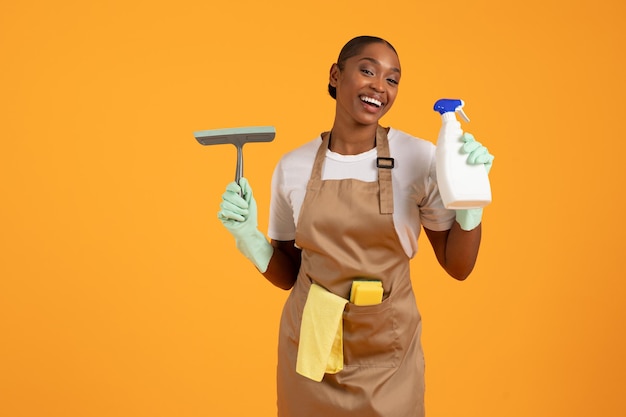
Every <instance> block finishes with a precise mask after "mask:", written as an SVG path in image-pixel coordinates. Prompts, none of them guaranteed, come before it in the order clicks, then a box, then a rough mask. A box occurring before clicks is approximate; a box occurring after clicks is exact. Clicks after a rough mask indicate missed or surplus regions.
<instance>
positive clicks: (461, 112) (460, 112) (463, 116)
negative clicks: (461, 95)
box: [456, 104, 470, 123]
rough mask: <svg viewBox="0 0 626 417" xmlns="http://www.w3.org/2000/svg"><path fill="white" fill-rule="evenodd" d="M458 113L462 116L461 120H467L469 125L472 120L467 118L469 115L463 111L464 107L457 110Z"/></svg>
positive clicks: (461, 106)
mask: <svg viewBox="0 0 626 417" xmlns="http://www.w3.org/2000/svg"><path fill="white" fill-rule="evenodd" d="M456 112H457V113H458V114H459V115H460V116H461V118H462V119H463V120H465V121H466V122H467V123H469V121H470V119H469V117H467V115H466V114H465V112H464V111H463V105H462V104H461V105H460V106H459V107H457V108H456Z"/></svg>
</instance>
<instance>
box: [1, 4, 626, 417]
mask: <svg viewBox="0 0 626 417" xmlns="http://www.w3.org/2000/svg"><path fill="white" fill-rule="evenodd" d="M625 18H626V6H625V3H624V2H623V1H619V0H599V1H590V0H584V1H573V2H572V1H569V2H566V1H557V0H547V1H546V0H542V1H539V0H530V1H525V2H515V3H510V4H509V3H502V2H500V1H495V0H483V1H459V0H450V1H447V2H445V3H442V2H436V1H429V2H426V1H397V2H392V3H384V2H382V3H381V2H378V1H371V0H364V1H344V2H337V1H335V0H321V1H314V2H312V1H311V2H293V1H287V0H284V1H265V2H258V1H232V2H212V1H193V0H181V1H177V2H153V1H121V0H109V1H103V0H96V1H88V2H85V1H68V0H59V1H56V2H50V1H41V0H40V1H36V0H35V1H31V2H4V3H3V4H2V5H1V6H0V57H1V58H0V59H1V62H2V64H1V65H0V138H1V140H2V150H1V151H0V193H1V194H0V195H1V198H2V200H1V204H0V219H1V221H2V230H1V232H0V236H1V237H0V256H1V261H0V415H2V416H7V417H57V416H59V417H61V416H62V417H70V416H72V417H73V416H80V417H84V416H90V417H100V416H115V417H125V416H133V417H139V416H146V417H147V416H150V417H157V416H168V417H170V416H180V417H196V416H222V417H227V416H272V415H275V400H276V392H275V387H274V379H275V376H274V373H275V366H276V345H277V330H278V321H279V315H280V311H281V308H282V304H283V301H284V300H285V298H286V296H287V293H286V292H283V291H281V290H278V289H276V288H274V287H272V286H271V285H270V284H269V283H267V282H265V281H264V279H263V278H262V277H261V276H260V275H259V274H258V273H257V272H256V270H255V269H254V267H253V266H252V265H251V264H250V263H249V262H248V261H246V260H245V259H244V258H243V256H241V255H240V254H239V253H238V252H237V250H236V249H235V246H234V242H233V241H232V239H231V237H230V235H228V233H227V232H226V231H225V229H224V228H223V227H222V226H221V224H220V223H219V221H218V220H217V218H216V213H217V210H218V205H219V202H220V198H221V194H222V192H223V190H224V187H225V186H226V184H227V183H228V182H230V181H231V180H232V179H233V176H234V170H235V148H234V147H232V146H230V145H221V146H211V147H202V146H200V145H199V144H198V143H197V142H196V141H195V139H194V138H193V135H192V133H193V132H194V131H196V130H205V129H213V128H225V127H239V126H254V125H273V126H275V127H276V130H277V136H276V139H275V140H274V142H272V143H269V144H249V145H246V148H245V155H246V166H245V169H246V170H245V175H246V176H247V177H248V178H249V179H250V182H251V184H252V186H253V187H254V190H255V195H256V199H257V202H258V204H259V222H260V228H261V230H263V231H265V230H266V229H267V216H268V207H269V199H270V195H269V183H270V178H271V174H272V170H273V168H274V165H275V164H276V162H277V161H278V159H279V158H280V156H281V155H282V154H284V153H285V152H287V151H288V150H290V149H293V148H294V147H296V146H298V145H300V144H303V143H305V142H307V141H309V140H311V139H313V138H314V137H315V136H316V135H317V134H318V133H319V132H321V131H322V130H326V129H328V128H329V127H330V126H331V123H332V117H333V110H334V102H333V101H332V100H331V99H330V98H329V97H328V95H327V93H326V85H327V78H328V70H329V68H330V65H331V64H332V62H334V60H335V59H336V57H337V54H338V53H339V49H340V48H341V46H343V44H344V43H345V42H346V41H347V40H348V39H350V38H351V37H353V36H356V35H361V34H372V35H378V36H382V37H384V38H386V39H388V40H389V41H390V42H391V43H393V44H394V46H395V47H396V48H397V49H398V52H399V54H400V59H401V63H402V66H403V78H402V82H401V87H400V95H399V97H398V100H397V101H396V104H395V107H394V108H393V109H392V110H391V112H390V114H389V115H388V116H386V119H385V120H383V123H384V124H386V125H392V126H394V127H397V128H399V129H402V130H404V131H407V132H410V133H412V134H414V135H416V136H420V137H424V138H426V139H429V140H432V141H434V140H435V139H436V136H437V131H438V129H439V126H440V119H439V117H438V115H437V114H436V113H434V112H433V111H432V104H433V103H434V101H435V100H436V99H438V98H441V97H459V98H462V99H464V100H465V101H466V107H465V109H466V111H467V113H468V115H469V116H470V117H471V118H472V122H471V123H470V124H466V125H464V128H465V129H466V130H467V131H470V132H472V133H474V134H475V136H476V137H477V138H478V140H480V141H482V142H483V143H484V144H485V145H487V146H488V147H489V149H490V150H491V151H492V153H493V154H494V155H495V156H496V160H495V164H494V168H493V170H492V171H491V175H490V177H491V181H492V187H493V195H494V201H493V203H492V204H491V205H490V206H489V207H488V208H487V209H486V210H485V216H484V240H483V245H482V248H481V254H480V258H479V261H478V264H477V266H476V269H475V271H474V273H473V275H472V276H471V277H470V278H469V280H467V281H466V282H463V283H459V282H455V281H454V280H453V279H452V278H449V277H447V276H446V275H445V273H444V272H443V271H442V270H441V268H439V267H438V266H437V265H436V264H435V259H434V255H433V253H432V250H431V249H430V247H429V245H428V244H427V242H426V241H424V240H422V241H421V242H420V243H422V246H421V248H422V250H421V252H420V253H419V255H418V256H417V258H416V259H415V260H414V261H413V265H412V267H413V282H414V287H415V291H416V294H417V299H418V303H419V307H420V309H421V312H422V315H423V317H424V338H423V343H424V347H425V353H426V363H427V367H426V369H427V371H426V384H427V389H426V390H427V392H426V403H427V404H426V406H427V414H428V415H429V416H465V417H469V416H477V417H485V416H508V417H515V416H528V415H534V416H589V415H601V416H623V415H624V414H626V406H624V403H623V399H622V396H623V392H624V390H625V389H626V360H625V359H624V355H623V353H624V352H625V351H626V341H625V338H624V324H625V320H626V305H625V304H624V302H623V300H624V296H625V290H626V283H625V281H624V278H625V277H626V267H625V266H624V255H625V253H626V251H625V250H624V249H625V244H624V238H623V237H624V235H625V234H626V229H625V227H624V214H623V211H624V209H623V205H622V204H621V202H622V199H621V198H620V193H621V192H622V191H623V190H624V183H625V180H626V175H625V174H626V172H625V168H624V167H625V165H624V161H623V158H624V156H623V155H624V152H623V148H624V143H625V139H624V138H623V134H622V127H623V126H622V125H623V123H622V119H623V116H622V114H623V112H624V98H625V97H626V85H625V81H624V80H625V78H624V73H626V65H625V63H624V58H623V55H624V50H625V49H626V48H625V47H626V44H625V43H626V30H625V29H624V24H623V22H624V19H625Z"/></svg>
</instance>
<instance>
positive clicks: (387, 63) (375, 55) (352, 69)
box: [329, 43, 400, 125]
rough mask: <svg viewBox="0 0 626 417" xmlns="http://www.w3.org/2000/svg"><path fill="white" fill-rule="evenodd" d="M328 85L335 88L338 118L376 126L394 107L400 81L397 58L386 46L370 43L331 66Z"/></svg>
mask: <svg viewBox="0 0 626 417" xmlns="http://www.w3.org/2000/svg"><path fill="white" fill-rule="evenodd" d="M329 82H330V85H332V86H333V87H335V88H336V89H337V116H338V117H348V118H351V119H352V120H353V121H354V122H356V123H358V124H364V125H369V124H374V123H376V124H377V123H378V121H379V120H380V118H381V117H383V116H384V115H385V114H386V113H387V111H389V109H390V108H391V106H392V105H393V102H394V101H395V99H396V95H397V94H398V83H399V82H400V61H399V59H398V55H396V53H395V52H394V51H393V49H391V48H390V47H389V46H388V45H386V44H385V43H371V44H369V45H367V46H365V47H364V48H363V50H362V51H361V52H360V53H359V54H358V55H356V56H353V57H351V58H348V59H347V60H346V61H345V64H344V68H343V70H341V69H339V67H338V66H337V64H334V65H333V66H332V68H331V71H330V81H329Z"/></svg>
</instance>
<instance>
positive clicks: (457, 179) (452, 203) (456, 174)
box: [434, 99, 491, 210]
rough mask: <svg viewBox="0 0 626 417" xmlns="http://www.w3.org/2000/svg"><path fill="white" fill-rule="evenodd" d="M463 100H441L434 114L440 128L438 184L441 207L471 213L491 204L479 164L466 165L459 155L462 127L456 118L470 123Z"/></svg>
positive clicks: (488, 189)
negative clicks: (439, 122)
mask: <svg viewBox="0 0 626 417" xmlns="http://www.w3.org/2000/svg"><path fill="white" fill-rule="evenodd" d="M464 105H465V103H464V102H463V100H458V99H441V100H438V101H437V102H436V103H435V106H434V110H435V111H437V112H439V113H440V114H441V120H442V126H441V130H440V131H439V138H438V139H437V150H436V153H435V156H436V159H437V184H438V186H439V192H440V193H441V199H442V200H443V204H444V206H445V207H446V208H448V209H455V210H458V209H472V208H479V207H484V206H486V205H487V204H489V203H490V202H491V186H490V184H489V177H488V176H487V171H486V170H485V167H484V166H483V165H482V164H477V165H471V164H468V163H467V154H465V153H462V152H461V147H462V146H463V142H462V140H461V136H462V135H463V130H461V124H460V123H459V122H458V121H457V119H456V114H455V113H459V115H460V116H461V117H462V118H463V120H465V121H466V122H469V118H468V117H467V116H466V115H465V113H464V112H463V106H464Z"/></svg>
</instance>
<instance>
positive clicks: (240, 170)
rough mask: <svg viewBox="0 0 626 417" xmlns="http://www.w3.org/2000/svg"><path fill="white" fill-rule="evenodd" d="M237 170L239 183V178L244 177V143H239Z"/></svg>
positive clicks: (236, 174)
mask: <svg viewBox="0 0 626 417" xmlns="http://www.w3.org/2000/svg"><path fill="white" fill-rule="evenodd" d="M236 147H237V170H236V171H235V182H236V183H237V184H239V180H240V179H241V177H243V145H237V146H236Z"/></svg>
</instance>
